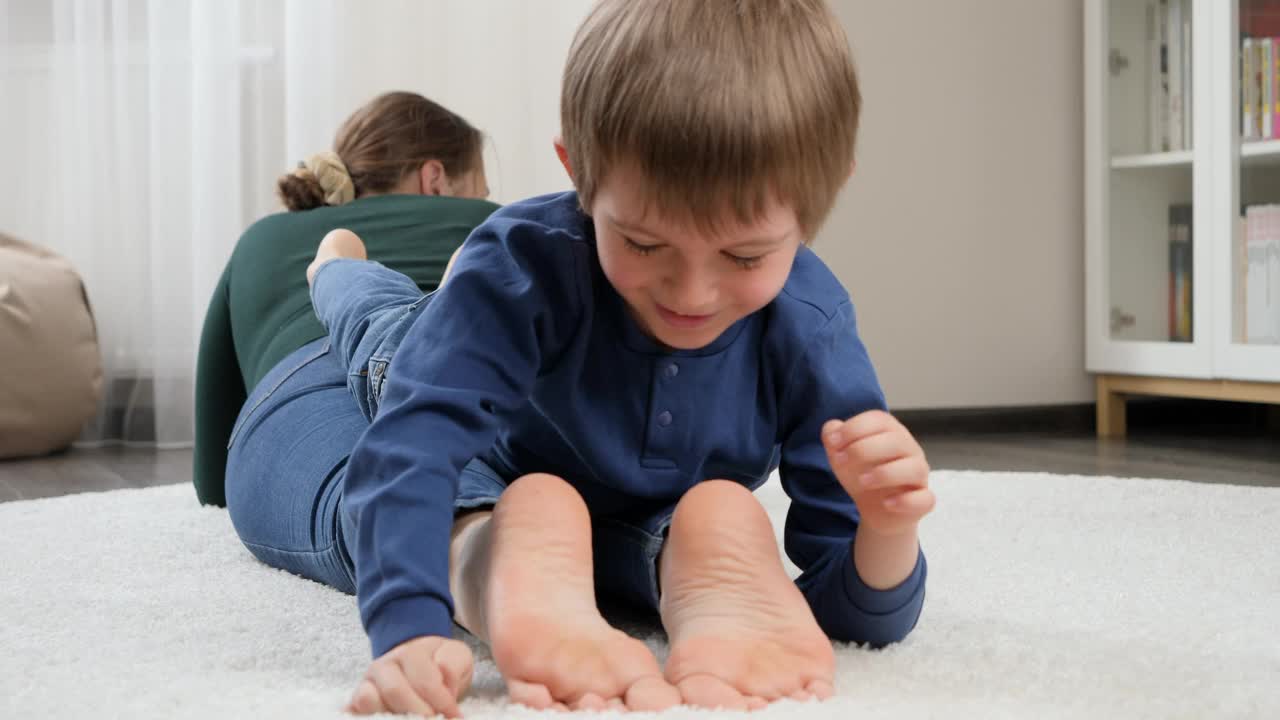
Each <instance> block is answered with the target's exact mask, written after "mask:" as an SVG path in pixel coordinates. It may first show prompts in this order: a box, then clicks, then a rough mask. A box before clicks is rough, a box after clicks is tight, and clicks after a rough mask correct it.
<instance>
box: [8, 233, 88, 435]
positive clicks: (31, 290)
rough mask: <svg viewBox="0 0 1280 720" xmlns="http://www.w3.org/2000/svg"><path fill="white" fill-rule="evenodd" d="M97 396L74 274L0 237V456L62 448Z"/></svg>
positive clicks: (58, 261)
mask: <svg viewBox="0 0 1280 720" xmlns="http://www.w3.org/2000/svg"><path fill="white" fill-rule="evenodd" d="M101 395H102V359H101V356H100V355H99V352H98V333H97V330H96V329H95V327H94V323H93V314H92V312H91V311H90V309H89V301H88V298H87V297H86V295H85V290H84V284H83V283H82V282H81V280H80V276H79V275H78V274H77V273H76V271H75V269H73V268H72V267H71V263H69V262H67V261H66V260H65V259H63V258H62V257H60V256H58V255H57V254H55V253H52V252H50V251H48V250H45V249H43V248H39V247H36V246H35V245H31V244H30V243H25V242H23V241H21V240H18V239H17V238H14V237H10V236H8V235H5V234H4V233H0V458H11V457H21V456H27V455H41V454H44V453H47V452H51V451H53V450H58V449H61V448H64V447H67V446H68V445H70V444H71V441H73V440H75V439H76V436H77V435H79V434H80V429H81V428H82V427H84V424H85V423H86V422H87V421H88V420H89V418H91V417H92V416H93V414H94V412H95V411H96V410H97V407H98V399H99V398H100V397H101Z"/></svg>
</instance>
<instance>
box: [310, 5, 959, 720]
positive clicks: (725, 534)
mask: <svg viewBox="0 0 1280 720" xmlns="http://www.w3.org/2000/svg"><path fill="white" fill-rule="evenodd" d="M859 105H860V99H859V95H858V89H857V81H856V76H855V73H854V69H853V65H852V62H851V60H850V58H849V54H848V47H847V41H846V39H845V36H844V34H843V31H842V30H841V29H840V26H839V24H838V22H837V21H836V20H835V18H834V17H833V16H832V14H831V13H830V12H829V10H828V9H827V8H826V7H825V6H824V5H823V4H822V2H821V0H790V1H786V2H783V1H780V0H716V1H702V0H699V1H698V2H693V1H691V0H653V1H651V2H643V3H636V2H631V1H630V0H604V1H603V2H601V3H600V4H599V5H598V6H597V7H596V8H595V9H594V10H593V12H592V13H591V14H590V16H589V17H588V18H587V20H586V21H585V22H584V24H583V25H582V27H581V28H580V29H579V32H578V34H577V37H576V38H575V41H574V44H573V47H572V48H571V50H570V54H569V59H568V62H567V65H566V69H565V76H564V86H563V92H562V98H561V119H562V132H563V142H562V143H561V142H557V144H556V151H557V153H558V154H559V156H560V159H561V161H562V162H563V163H564V165H565V168H566V170H567V171H568V172H569V174H570V176H571V177H572V179H573V182H574V185H575V187H576V189H577V191H576V193H566V194H562V195H554V196H546V197H541V198H534V199H532V200H528V201H525V202H522V203H517V204H515V205H512V206H509V207H507V208H505V209H503V210H500V211H499V212H497V213H495V214H494V215H493V216H492V217H491V218H490V219H489V220H488V221H486V222H485V224H484V225H482V226H481V227H479V228H478V229H477V230H476V231H475V232H474V233H473V234H472V235H471V237H470V238H468V240H467V242H466V244H465V245H464V246H463V249H462V250H461V251H460V253H459V255H458V256H457V258H456V264H455V265H454V266H453V268H452V270H451V272H450V275H449V277H448V280H447V281H446V282H445V283H444V284H443V285H442V287H441V289H440V290H439V291H438V292H437V293H436V294H434V295H429V296H426V297H422V296H421V294H420V293H419V292H418V291H417V290H416V288H415V287H414V286H413V284H412V283H411V282H407V280H406V279H404V278H402V277H400V276H398V275H397V274H396V273H394V272H391V271H389V270H387V269H386V268H383V267H382V266H380V265H376V264H373V263H368V262H359V261H354V260H350V259H342V258H361V257H363V253H362V246H361V245H360V242H359V240H358V238H356V237H355V236H354V235H351V234H350V233H343V232H342V231H335V233H331V234H330V235H329V236H327V237H326V239H325V241H324V242H322V244H321V247H320V249H319V251H318V253H317V257H316V261H315V262H314V263H313V265H312V267H311V269H310V270H309V271H308V275H309V278H311V279H312V281H313V287H312V294H313V302H314V304H315V306H316V310H317V314H318V315H319V316H320V318H321V320H322V321H323V322H324V323H325V326H326V327H327V328H328V329H329V331H330V334H331V337H332V338H333V344H334V346H335V347H336V348H339V349H340V352H341V353H342V354H343V355H345V356H346V357H347V358H348V359H349V362H350V366H351V370H350V373H351V379H352V386H353V390H355V391H356V392H357V395H358V397H359V398H360V400H361V402H362V405H363V406H365V407H367V408H368V411H369V413H370V415H371V416H372V418H373V421H372V423H371V425H370V427H369V429H368V431H367V432H366V433H365V434H364V436H362V438H361V439H360V441H359V443H358V445H357V446H356V448H355V450H354V452H353V453H352V455H351V459H350V463H349V466H348V468H347V473H346V479H345V487H344V490H343V501H342V502H343V506H342V510H341V521H342V528H341V535H342V538H343V541H344V542H345V543H346V547H347V548H348V549H349V551H350V554H351V557H352V560H353V561H354V566H355V576H356V586H357V595H358V598H359V605H360V610H361V617H362V620H363V622H364V624H365V628H366V630H367V632H368V633H369V637H370V640H371V643H372V647H373V653H374V657H375V660H374V662H373V664H372V665H371V667H370V670H369V673H368V674H367V675H366V677H365V679H364V680H363V681H362V682H361V684H360V686H359V687H358V688H357V690H356V693H355V695H354V697H353V698H352V702H351V709H352V710H353V711H355V712H360V713H367V712H375V711H384V710H387V711H393V712H419V713H424V714H429V713H432V712H437V711H438V712H443V713H445V714H449V715H454V714H456V712H457V707H456V700H457V697H458V695H459V694H460V692H461V691H462V690H463V689H464V688H465V687H466V684H467V678H469V675H470V669H471V656H470V653H469V651H467V650H466V648H465V646H462V645H461V644H459V643H457V642H456V641H452V640H448V639H447V638H448V636H449V634H450V630H451V624H450V620H451V619H454V620H456V621H457V622H458V624H460V625H462V626H463V627H465V628H466V629H468V630H469V631H471V632H472V633H474V634H476V635H477V636H478V637H480V638H481V639H482V640H484V641H486V642H487V643H488V644H489V645H490V647H491V648H492V651H493V656H494V659H495V662H496V663H497V665H498V667H499V670H500V671H501V672H502V674H503V676H504V677H505V678H506V681H507V684H508V690H509V692H510V695H511V698H512V700H513V701H515V702H519V703H524V704H527V705H530V706H533V707H536V708H548V707H557V708H570V709H579V708H581V709H603V708H609V707H615V708H621V707H625V708H628V709H642V710H658V709H662V708H665V707H669V706H671V705H674V704H677V703H680V702H684V703H688V704H692V705H698V706H704V707H728V708H737V709H747V708H755V707H761V706H763V705H765V704H767V703H768V702H771V701H773V700H776V699H780V698H787V697H789V698H795V699H808V698H811V697H817V698H825V697H827V696H829V695H830V694H831V693H832V692H833V688H832V678H833V673H834V660H833V651H832V646H831V640H833V639H834V640H837V641H855V642H867V643H872V644H877V645H879V644H885V643H889V642H894V641H897V640H900V639H901V638H902V637H904V636H905V635H906V633H907V632H909V631H910V629H911V628H912V627H913V626H914V624H915V622H916V619H917V618H918V616H919V613H920V609H921V606H922V604H923V596H924V583H925V563H924V557H923V554H922V553H921V551H920V549H919V544H918V541H917V532H916V529H917V525H918V522H919V520H920V519H921V518H922V517H923V516H924V515H925V514H926V513H928V512H929V511H930V510H931V509H932V507H933V504H934V497H933V494H932V492H931V491H930V490H929V488H928V472H929V468H928V464H927V463H926V461H925V459H924V454H923V452H922V451H921V449H920V447H919V445H918V444H917V443H916V442H915V440H914V439H913V438H912V436H911V434H910V433H909V432H908V431H907V430H906V429H905V428H904V427H903V426H902V425H901V424H900V423H898V422H897V421H896V420H895V419H894V418H892V417H891V416H890V415H888V414H887V413H886V412H884V399H883V395H882V393H881V391H880V388H879V386H878V383H877V380H876V377H875V373H874V370H873V369H872V366H871V363H870V360H869V358H868V357H867V354H866V351H865V349H864V347H863V345H862V343H861V342H860V341H859V339H858V336H857V332H856V326H855V322H854V315H853V308H852V305H851V303H850V301H849V298H848V295H847V293H846V292H845V290H844V289H843V288H842V287H841V286H840V284H839V282H838V281H837V280H836V279H835V278H834V276H833V275H832V274H831V273H830V271H829V270H828V269H827V268H826V267H825V265H823V263H822V262H821V261H820V260H819V259H818V258H817V256H816V255H814V254H813V253H812V252H811V251H809V250H808V248H807V243H808V242H809V241H810V240H811V239H812V238H813V237H814V235H815V234H816V232H817V230H818V228H819V227H820V225H821V223H822V221H823V220H824V219H825V217H826V214H827V213H828V211H829V210H830V208H831V206H832V204H833V203H834V200H835V196H836V194H837V193H838V191H839V189H840V188H841V187H842V185H843V184H844V182H845V180H846V179H847V177H848V175H849V173H850V172H851V170H852V167H853V149H854V139H855V136H856V131H857V120H858V111H859ZM775 468H778V469H779V470H780V474H781V477H782V482H783V487H784V489H785V490H786V492H787V494H788V495H789V496H790V497H791V499H792V506H791V508H790V510H789V512H788V517H787V526H786V538H785V540H786V549H787V552H788V555H789V556H790V557H791V558H792V560H793V561H794V562H795V563H796V565H797V566H798V567H799V568H800V569H801V570H802V575H801V576H800V577H799V578H798V579H797V580H796V581H795V582H794V583H793V582H792V581H791V580H789V579H788V578H787V576H786V574H785V572H784V569H783V566H782V563H781V559H780V557H779V555H778V553H777V550H776V546H775V544H774V537H773V533H772V529H771V527H770V524H769V521H768V518H767V516H766V515H765V512H764V510H763V508H762V507H761V506H760V504H759V503H758V502H757V501H756V500H755V498H754V496H753V495H752V494H751V490H752V489H754V488H755V487H758V486H759V485H760V484H762V483H763V482H764V481H765V479H766V478H767V477H768V476H769V474H770V472H771V471H772V470H773V469H775ZM446 547H448V548H449V551H448V554H447V555H446V552H445V548H446ZM597 589H599V590H600V591H602V592H608V593H611V594H616V595H619V596H621V597H622V598H624V599H627V600H630V601H633V602H638V603H640V604H643V605H647V606H648V607H650V608H652V609H653V610H656V611H657V612H658V614H659V615H660V617H661V620H662V622H663V625H664V626H665V628H666V630H667V632H668V635H669V637H670V641H671V654H670V656H669V657H668V659H667V663H666V666H665V668H659V665H658V663H657V660H656V659H655V658H654V656H653V655H652V653H650V651H649V650H648V649H647V648H646V647H645V646H644V645H643V644H642V643H640V642H639V641H637V640H634V639H632V638H630V637H628V636H626V635H625V634H623V633H621V632H620V631H618V630H616V629H614V628H612V627H610V626H609V625H608V623H607V622H606V621H605V620H604V619H603V618H602V617H601V616H600V613H599V611H598V609H597V607H596V591H597Z"/></svg>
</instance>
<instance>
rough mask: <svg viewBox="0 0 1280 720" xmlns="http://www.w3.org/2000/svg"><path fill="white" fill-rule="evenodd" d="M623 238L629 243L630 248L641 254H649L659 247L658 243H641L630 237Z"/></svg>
mask: <svg viewBox="0 0 1280 720" xmlns="http://www.w3.org/2000/svg"><path fill="white" fill-rule="evenodd" d="M622 239H623V240H624V241H625V242H626V243H627V247H628V248H630V249H631V250H632V251H633V252H635V253H637V254H640V255H649V254H651V253H653V252H654V251H656V250H657V249H658V246H657V245H641V244H640V243H638V242H636V241H635V240H632V239H631V238H629V237H623V238H622Z"/></svg>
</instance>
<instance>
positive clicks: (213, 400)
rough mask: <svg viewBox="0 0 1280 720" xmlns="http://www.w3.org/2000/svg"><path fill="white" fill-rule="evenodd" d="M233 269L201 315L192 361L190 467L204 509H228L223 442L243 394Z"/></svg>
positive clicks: (224, 274)
mask: <svg viewBox="0 0 1280 720" xmlns="http://www.w3.org/2000/svg"><path fill="white" fill-rule="evenodd" d="M230 278H231V265H230V264H228V265H227V268H226V269H225V270H224V271H223V272H222V277H221V278H219V279H218V285H217V287H216V288H215V289H214V291H213V297H212V298H211V299H210V300H209V309H208V310H207V311H206V312H205V317H204V328H203V330H202V331H201V333H200V350H199V354H198V355H197V357H196V398H195V399H196V418H195V420H196V423H195V425H196V438H195V453H194V462H193V467H192V479H193V480H194V482H195V487H196V498H198V499H199V500H200V503H201V504H203V505H218V506H226V504H227V499H226V492H225V488H224V480H225V476H226V470H227V441H228V440H229V439H230V437H231V429H232V427H234V426H235V422H236V417H237V416H238V415H239V414H240V406H241V405H243V404H244V401H245V397H246V393H245V388H244V377H243V375H242V373H241V371H240V363H239V360H237V359H236V349H235V344H234V342H232V338H231V307H230V304H229V301H228V290H227V286H228V284H229V283H230Z"/></svg>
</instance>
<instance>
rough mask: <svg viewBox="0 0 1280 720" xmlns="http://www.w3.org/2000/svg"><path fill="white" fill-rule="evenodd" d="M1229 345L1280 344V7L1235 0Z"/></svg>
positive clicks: (1260, 0)
mask: <svg viewBox="0 0 1280 720" xmlns="http://www.w3.org/2000/svg"><path fill="white" fill-rule="evenodd" d="M1236 20H1237V25H1236V46H1235V49H1236V53H1237V64H1238V66H1239V69H1240V71H1239V91H1238V103H1237V105H1238V106H1237V108H1236V118H1237V122H1236V123H1235V127H1234V131H1235V133H1236V134H1237V136H1238V140H1239V142H1238V145H1239V148H1240V150H1239V160H1238V163H1237V166H1236V172H1237V173H1238V176H1237V177H1238V183H1237V186H1238V187H1239V198H1238V201H1239V208H1238V212H1237V213H1236V217H1235V220H1236V226H1237V227H1236V228H1235V232H1234V233H1233V236H1234V237H1233V242H1232V247H1231V341H1232V343H1233V344H1245V345H1280V2H1276V1H1275V0H1239V4H1238V9H1237V13H1236Z"/></svg>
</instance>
